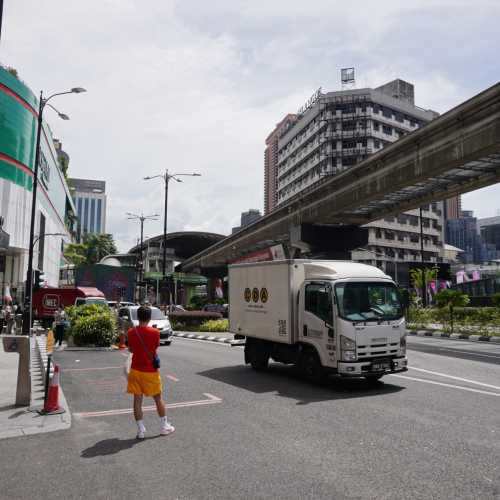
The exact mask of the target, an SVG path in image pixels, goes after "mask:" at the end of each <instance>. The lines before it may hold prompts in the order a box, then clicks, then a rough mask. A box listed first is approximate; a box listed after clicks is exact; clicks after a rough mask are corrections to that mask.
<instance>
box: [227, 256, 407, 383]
mask: <svg viewBox="0 0 500 500" xmlns="http://www.w3.org/2000/svg"><path fill="white" fill-rule="evenodd" d="M229 329H230V331H231V332H232V333H234V334H235V335H237V336H238V337H239V338H242V337H244V338H245V363H249V364H251V366H252V368H254V369H255V370H264V369H266V368H267V365H268V362H269V359H270V358H271V359H273V360H274V361H278V362H282V363H287V364H295V365H297V366H298V367H299V369H300V370H301V371H302V372H303V373H304V374H305V375H306V376H307V377H308V378H310V379H319V378H321V377H322V376H323V375H325V374H329V373H331V374H335V375H337V376H342V377H365V378H367V379H371V380H378V379H380V378H381V377H382V376H383V375H385V374H388V373H396V372H403V371H406V370H407V358H406V327H405V320H404V316H403V309H402V307H401V301H400V299H399V294H398V290H397V287H396V284H395V283H394V281H393V280H392V279H391V278H390V277H389V276H387V275H386V274H384V273H383V272H382V271H381V270H380V269H378V268H376V267H373V266H368V265H365V264H359V263H356V262H351V261H320V260H281V261H271V262H258V263H251V264H235V265H231V266H229Z"/></svg>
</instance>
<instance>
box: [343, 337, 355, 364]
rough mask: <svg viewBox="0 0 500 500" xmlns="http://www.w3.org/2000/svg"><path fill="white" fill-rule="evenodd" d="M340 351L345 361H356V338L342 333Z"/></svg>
mask: <svg viewBox="0 0 500 500" xmlns="http://www.w3.org/2000/svg"><path fill="white" fill-rule="evenodd" d="M340 351H341V357H342V359H343V360H344V361H356V342H355V341H354V340H351V339H349V338H347V337H344V336H343V335H341V336H340Z"/></svg>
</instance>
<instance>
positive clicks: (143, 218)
mask: <svg viewBox="0 0 500 500" xmlns="http://www.w3.org/2000/svg"><path fill="white" fill-rule="evenodd" d="M127 215H128V219H129V220H139V221H140V222H141V243H140V245H141V246H140V259H141V260H140V264H141V267H140V271H139V279H138V280H137V281H138V282H142V281H143V279H144V256H143V251H144V250H143V247H144V221H146V220H158V219H157V217H159V215H158V214H153V215H143V214H142V213H141V215H136V214H132V213H130V212H127Z"/></svg>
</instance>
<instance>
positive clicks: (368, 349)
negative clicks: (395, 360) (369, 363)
mask: <svg viewBox="0 0 500 500" xmlns="http://www.w3.org/2000/svg"><path fill="white" fill-rule="evenodd" d="M398 348H399V343H398V342H392V343H390V344H371V345H359V346H358V359H359V360H360V361H362V360H363V359H366V358H372V357H378V356H391V355H395V354H397V353H398Z"/></svg>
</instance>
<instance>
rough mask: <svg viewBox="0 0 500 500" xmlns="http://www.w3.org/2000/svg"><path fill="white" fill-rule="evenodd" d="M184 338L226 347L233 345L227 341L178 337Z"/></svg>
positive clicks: (189, 340)
mask: <svg viewBox="0 0 500 500" xmlns="http://www.w3.org/2000/svg"><path fill="white" fill-rule="evenodd" d="M178 338H180V339H182V340H187V341H188V342H203V343H204V344H213V345H221V346H226V347H233V346H231V344H228V343H227V342H217V341H216V340H215V341H212V340H199V339H190V338H187V337H178ZM234 347H244V346H238V345H237V346H234Z"/></svg>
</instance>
